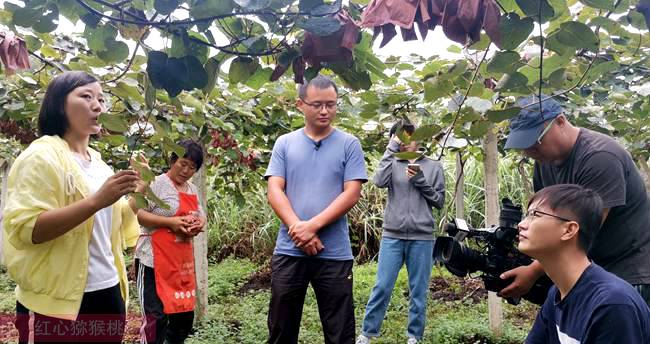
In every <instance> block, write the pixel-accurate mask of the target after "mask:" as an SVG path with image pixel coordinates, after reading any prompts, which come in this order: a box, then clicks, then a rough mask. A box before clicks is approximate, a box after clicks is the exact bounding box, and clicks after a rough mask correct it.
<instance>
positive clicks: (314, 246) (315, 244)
mask: <svg viewBox="0 0 650 344" xmlns="http://www.w3.org/2000/svg"><path fill="white" fill-rule="evenodd" d="M324 248H325V246H323V243H322V242H321V241H320V239H319V238H318V236H314V237H313V238H312V239H311V240H309V242H308V243H306V244H305V245H303V246H302V247H301V248H300V249H301V250H302V251H303V252H305V253H306V254H307V255H308V256H315V255H317V254H318V252H320V251H322V250H323V249H324Z"/></svg>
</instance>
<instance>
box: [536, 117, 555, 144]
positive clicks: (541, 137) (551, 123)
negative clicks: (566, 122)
mask: <svg viewBox="0 0 650 344" xmlns="http://www.w3.org/2000/svg"><path fill="white" fill-rule="evenodd" d="M556 118H557V117H555V118H553V119H552V120H551V121H550V122H549V123H548V125H547V126H546V127H545V128H544V130H542V133H541V134H540V135H539V137H538V138H537V143H538V144H541V143H542V139H543V138H544V135H546V133H548V131H549V130H551V127H552V126H553V123H555V119H556Z"/></svg>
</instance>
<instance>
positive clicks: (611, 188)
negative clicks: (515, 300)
mask: <svg viewBox="0 0 650 344" xmlns="http://www.w3.org/2000/svg"><path fill="white" fill-rule="evenodd" d="M540 103H541V110H540ZM517 105H518V106H519V107H521V111H520V113H519V114H518V115H517V116H515V117H514V118H512V119H511V120H510V133H509V135H508V139H507V141H506V145H505V148H506V149H516V150H521V151H523V154H524V155H525V156H528V157H530V158H533V159H534V160H535V166H534V175H533V187H534V189H535V191H539V190H540V189H542V188H544V187H547V186H551V185H555V184H564V183H570V184H578V185H581V186H583V187H585V188H589V189H591V190H594V191H595V192H596V193H598V195H599V196H600V197H601V199H602V200H603V209H602V210H603V211H602V222H603V223H602V227H601V228H600V230H599V231H598V233H597V234H596V236H595V238H594V242H593V245H592V246H591V247H590V249H589V250H588V251H587V253H588V256H589V258H591V259H593V260H594V262H595V263H597V264H598V265H600V266H602V267H603V268H604V269H605V270H607V271H609V272H611V273H614V274H615V275H617V276H618V277H620V278H622V279H624V280H626V281H627V282H629V283H630V284H632V285H633V286H634V287H635V288H636V290H637V291H638V292H639V293H640V294H641V296H642V297H643V298H644V299H645V300H646V302H648V303H649V304H650V203H649V201H648V195H647V193H646V189H645V184H644V182H643V179H642V178H641V175H640V174H639V171H638V169H637V167H636V165H635V164H634V161H633V160H632V157H631V156H630V154H629V153H628V152H627V151H626V150H625V148H623V146H621V144H619V143H618V142H616V141H615V140H614V139H613V138H611V137H609V136H607V135H604V134H601V133H598V132H595V131H591V130H589V129H585V128H580V127H576V126H573V125H572V124H571V123H570V122H569V120H568V119H567V117H566V116H565V115H564V110H563V109H562V106H561V105H560V104H559V103H558V102H557V101H555V100H554V99H552V97H546V96H542V101H541V102H540V99H539V98H538V97H537V96H530V97H526V98H523V99H520V100H519V102H518V103H517ZM542 273H543V271H542V268H541V266H540V265H539V263H538V262H533V263H532V264H531V265H528V266H522V267H518V268H516V269H513V270H510V271H507V272H505V273H503V274H502V276H501V277H502V278H504V279H508V278H511V277H514V278H515V279H514V281H513V282H512V283H511V284H510V285H509V286H508V287H506V288H504V289H503V290H502V291H501V295H502V296H503V297H517V296H521V295H523V294H525V293H526V292H527V291H528V290H529V289H530V287H531V286H532V285H533V283H534V281H535V280H536V279H537V278H538V277H539V276H541V275H542Z"/></svg>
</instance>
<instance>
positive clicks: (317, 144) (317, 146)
mask: <svg viewBox="0 0 650 344" xmlns="http://www.w3.org/2000/svg"><path fill="white" fill-rule="evenodd" d="M322 142H323V141H318V142H314V150H318V149H319V148H320V145H321V143H322Z"/></svg>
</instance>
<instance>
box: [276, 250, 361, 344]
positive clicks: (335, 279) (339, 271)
mask: <svg viewBox="0 0 650 344" xmlns="http://www.w3.org/2000/svg"><path fill="white" fill-rule="evenodd" d="M271 269H272V274H271V278H272V279H271V302H270V305H269V315H268V327H269V341H268V342H269V343H273V344H294V343H298V332H299V331H300V319H301V317H302V307H303V304H304V302H305V294H306V293H307V287H308V286H309V284H310V283H311V286H312V288H314V293H315V294H316V301H317V302H318V313H319V315H320V320H321V324H322V326H323V334H324V336H325V343H326V344H347V343H354V330H355V326H354V300H353V298H352V261H351V260H347V261H334V260H324V259H314V258H301V257H290V256H282V255H274V256H273V258H272V259H271Z"/></svg>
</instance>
